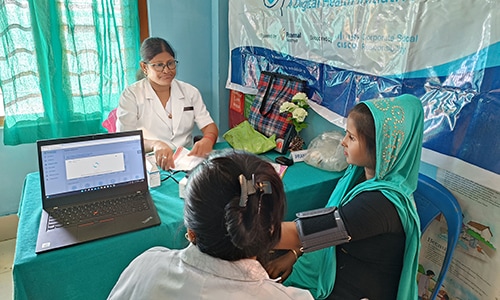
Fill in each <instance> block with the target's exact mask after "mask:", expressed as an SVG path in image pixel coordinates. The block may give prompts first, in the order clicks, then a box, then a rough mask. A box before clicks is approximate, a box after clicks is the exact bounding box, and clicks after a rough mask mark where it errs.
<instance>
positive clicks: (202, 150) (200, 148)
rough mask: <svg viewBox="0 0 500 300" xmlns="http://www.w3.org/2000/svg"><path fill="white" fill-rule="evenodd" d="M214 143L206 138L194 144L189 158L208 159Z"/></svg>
mask: <svg viewBox="0 0 500 300" xmlns="http://www.w3.org/2000/svg"><path fill="white" fill-rule="evenodd" d="M213 145H214V142H213V141H212V140H211V139H208V138H206V137H204V138H202V139H201V140H199V141H197V142H196V143H194V146H193V149H191V151H190V152H189V154H188V155H189V156H199V157H207V156H208V154H209V153H210V152H212V148H213Z"/></svg>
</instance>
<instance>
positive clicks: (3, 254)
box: [0, 239, 16, 300]
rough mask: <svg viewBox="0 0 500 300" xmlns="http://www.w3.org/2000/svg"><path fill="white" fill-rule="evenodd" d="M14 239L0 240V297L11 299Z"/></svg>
mask: <svg viewBox="0 0 500 300" xmlns="http://www.w3.org/2000/svg"><path fill="white" fill-rule="evenodd" d="M15 248H16V240H15V239H10V240H6V241H1V242H0V299H6V300H7V299H12V298H13V297H12V262H13V261H14V250H15Z"/></svg>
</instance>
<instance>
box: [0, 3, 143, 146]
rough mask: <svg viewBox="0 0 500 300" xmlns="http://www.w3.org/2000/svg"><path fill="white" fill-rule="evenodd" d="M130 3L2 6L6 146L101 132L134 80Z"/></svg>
mask: <svg viewBox="0 0 500 300" xmlns="http://www.w3.org/2000/svg"><path fill="white" fill-rule="evenodd" d="M138 16H139V13H138V5H137V1H135V0H130V1H128V0H87V1H82V0H77V1H75V0H28V1H26V0H24V1H23V0H17V1H16V0H9V1H2V4H1V5H0V42H1V45H0V88H1V89H2V92H3V99H4V105H5V123H4V143H5V144H6V145H17V144H23V143H33V142H35V141H37V140H39V139H48V138H56V137H68V136H76V135H83V134H91V133H99V132H106V130H105V129H104V128H103V127H102V125H101V124H102V122H103V120H104V119H106V118H107V116H108V113H109V112H110V111H111V110H112V109H114V108H115V107H116V106H117V105H118V99H119V96H120V93H121V91H122V90H123V89H124V88H125V87H126V86H127V85H128V84H130V83H132V82H133V81H135V74H136V71H137V68H138V61H139V46H140V37H139V29H140V28H139V18H138Z"/></svg>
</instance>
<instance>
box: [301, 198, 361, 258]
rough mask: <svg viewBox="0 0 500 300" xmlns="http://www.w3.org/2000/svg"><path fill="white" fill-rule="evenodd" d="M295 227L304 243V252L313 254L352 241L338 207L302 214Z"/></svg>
mask: <svg viewBox="0 0 500 300" xmlns="http://www.w3.org/2000/svg"><path fill="white" fill-rule="evenodd" d="M295 225H296V226H297V231H298V233H299V238H300V241H301V242H302V251H304V252H311V251H315V250H319V249H323V248H326V247H330V246H335V245H339V244H344V243H347V242H349V241H350V240H351V237H350V236H349V233H348V232H347V230H346V228H345V226H344V221H342V218H341V217H340V213H339V211H338V209H337V207H327V208H320V209H315V210H309V211H305V212H300V213H298V214H297V219H295Z"/></svg>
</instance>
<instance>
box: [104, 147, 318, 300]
mask: <svg viewBox="0 0 500 300" xmlns="http://www.w3.org/2000/svg"><path fill="white" fill-rule="evenodd" d="M284 210H285V193H284V190H283V184H282V182H281V179H280V177H279V175H278V174H277V173H276V171H275V170H274V168H273V167H272V166H271V165H270V164H269V163H268V162H265V161H264V160H262V159H260V158H259V157H258V156H255V155H253V154H249V153H245V152H241V151H232V150H230V151H223V152H216V153H213V154H211V155H210V156H209V158H208V159H207V160H205V161H204V162H202V163H201V164H200V165H198V166H197V167H196V168H195V169H194V170H193V171H192V172H191V174H190V175H189V178H188V182H187V185H186V190H185V207H184V223H185V225H186V227H187V233H186V237H187V238H188V240H189V241H190V242H191V243H190V244H189V246H188V247H186V248H185V249H182V250H170V249H167V248H164V247H154V248H151V249H149V250H148V251H146V252H144V253H143V254H141V255H140V256H139V257H137V258H136V259H134V261H132V263H131V264H130V265H129V266H128V267H127V268H126V269H125V271H124V272H123V273H122V275H121V276H120V278H119V280H118V282H117V284H116V285H115V287H114V288H113V290H112V291H111V294H110V297H109V298H110V299H207V300H210V299H217V300H219V299H238V300H240V299H243V300H244V299H249V300H250V299H252V300H253V299H278V300H279V299H299V300H300V299H312V296H311V294H310V293H309V292H308V291H306V290H301V289H298V288H294V287H285V286H283V285H282V284H280V283H277V282H275V280H271V279H270V278H269V276H268V274H267V273H266V270H265V269H264V267H263V266H262V264H265V263H266V262H267V258H268V255H269V251H270V250H271V249H272V248H273V247H274V246H275V245H276V244H277V243H278V241H279V239H280V235H281V222H282V221H283V217H284V213H285V211H284ZM165 238H170V237H165ZM261 263H262V264H261Z"/></svg>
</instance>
